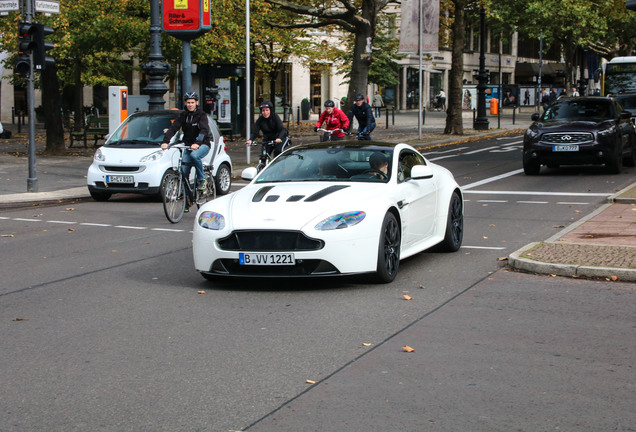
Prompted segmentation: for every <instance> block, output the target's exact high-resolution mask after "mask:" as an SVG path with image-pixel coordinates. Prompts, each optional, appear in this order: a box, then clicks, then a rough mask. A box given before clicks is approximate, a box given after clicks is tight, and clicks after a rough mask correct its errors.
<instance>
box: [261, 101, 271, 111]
mask: <svg viewBox="0 0 636 432" xmlns="http://www.w3.org/2000/svg"><path fill="white" fill-rule="evenodd" d="M263 108H269V110H270V111H274V104H273V103H271V102H270V101H265V102H263V103H262V104H261V106H260V107H259V109H260V110H261V111H263Z"/></svg>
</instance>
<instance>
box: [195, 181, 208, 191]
mask: <svg viewBox="0 0 636 432" xmlns="http://www.w3.org/2000/svg"><path fill="white" fill-rule="evenodd" d="M207 187H208V180H207V179H203V180H199V185H198V186H197V190H199V191H204V190H205V189H206V188H207Z"/></svg>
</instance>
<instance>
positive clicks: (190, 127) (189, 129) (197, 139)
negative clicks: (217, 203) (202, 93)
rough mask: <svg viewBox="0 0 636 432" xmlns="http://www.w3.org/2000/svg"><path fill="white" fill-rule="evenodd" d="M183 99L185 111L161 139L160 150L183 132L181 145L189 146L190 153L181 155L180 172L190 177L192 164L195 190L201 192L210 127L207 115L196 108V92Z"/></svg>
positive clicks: (203, 184) (165, 147)
mask: <svg viewBox="0 0 636 432" xmlns="http://www.w3.org/2000/svg"><path fill="white" fill-rule="evenodd" d="M183 99H184V100H185V110H183V111H182V112H181V113H180V114H179V117H177V118H176V119H175V120H174V122H172V124H171V125H170V128H169V129H168V130H167V131H166V134H165V135H164V137H163V143H162V144H161V148H162V149H163V150H165V149H167V148H168V143H169V142H170V140H171V139H172V137H173V136H174V135H175V134H176V133H177V132H178V131H179V129H181V130H182V131H183V143H184V144H186V145H189V146H190V150H191V151H186V152H184V153H183V162H184V165H182V167H181V170H182V172H183V174H184V175H185V178H189V177H190V170H191V169H192V166H190V165H185V164H186V163H188V164H192V165H193V166H194V170H195V172H196V181H197V183H196V184H197V189H199V190H201V191H203V190H205V188H206V187H207V179H206V178H205V173H204V172H203V162H202V161H201V159H203V158H204V157H205V156H206V155H207V154H208V153H209V152H210V135H211V134H210V125H209V124H208V115H207V114H206V113H205V112H203V110H202V109H201V108H199V106H198V102H199V95H198V94H197V93H196V92H187V93H186V94H185V95H184V97H183Z"/></svg>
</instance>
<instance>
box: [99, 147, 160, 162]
mask: <svg viewBox="0 0 636 432" xmlns="http://www.w3.org/2000/svg"><path fill="white" fill-rule="evenodd" d="M100 150H101V152H102V154H103V155H104V157H105V158H106V160H105V162H106V163H124V164H136V163H139V160H140V159H141V158H142V157H144V156H148V155H149V154H152V153H154V152H156V151H158V150H161V148H160V147H158V146H157V147H147V148H125V147H116V146H114V147H108V146H102V147H101V148H100ZM166 156H167V155H164V156H163V157H166Z"/></svg>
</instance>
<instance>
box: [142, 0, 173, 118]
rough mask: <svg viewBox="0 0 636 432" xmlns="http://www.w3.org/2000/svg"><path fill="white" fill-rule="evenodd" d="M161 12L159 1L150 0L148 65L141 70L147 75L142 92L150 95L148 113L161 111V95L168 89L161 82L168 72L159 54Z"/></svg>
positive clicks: (168, 66) (163, 101) (168, 67)
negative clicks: (146, 83) (145, 84)
mask: <svg viewBox="0 0 636 432" xmlns="http://www.w3.org/2000/svg"><path fill="white" fill-rule="evenodd" d="M160 12H161V10H160V8H159V0H150V55H149V56H148V60H150V61H149V62H148V63H146V64H144V65H143V66H142V69H143V70H144V72H146V74H147V75H148V77H149V78H148V85H147V86H146V87H145V88H144V92H146V93H147V94H149V95H150V99H149V100H148V109H149V110H150V111H156V110H162V109H163V106H164V104H165V103H166V101H165V100H164V99H163V95H164V94H165V93H166V92H167V91H168V87H166V84H165V83H164V82H163V77H164V76H166V75H167V74H168V72H170V65H169V64H167V63H164V62H163V60H164V59H163V55H162V54H161V16H160V15H161V14H160Z"/></svg>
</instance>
